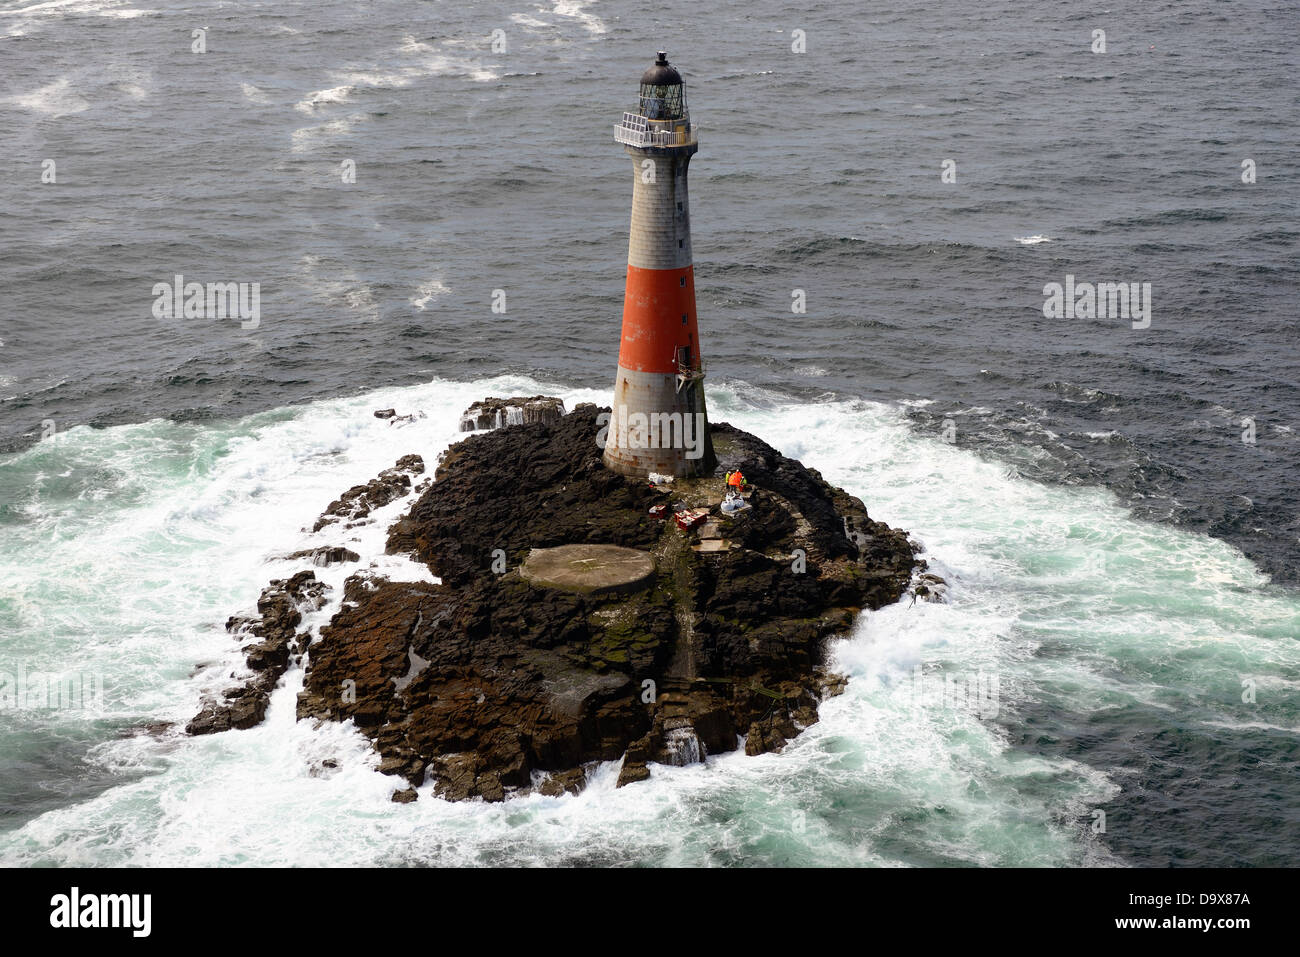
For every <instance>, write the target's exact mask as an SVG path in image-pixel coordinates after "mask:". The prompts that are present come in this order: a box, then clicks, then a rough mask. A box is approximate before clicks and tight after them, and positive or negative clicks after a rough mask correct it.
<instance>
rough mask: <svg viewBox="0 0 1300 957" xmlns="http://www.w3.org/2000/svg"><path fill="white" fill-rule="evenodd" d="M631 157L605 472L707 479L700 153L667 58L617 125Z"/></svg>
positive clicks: (709, 446)
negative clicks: (694, 243)
mask: <svg viewBox="0 0 1300 957" xmlns="http://www.w3.org/2000/svg"><path fill="white" fill-rule="evenodd" d="M614 142H616V143H619V144H621V145H622V146H623V147H624V149H625V150H626V151H627V153H628V155H629V156H630V157H631V158H632V174H633V189H632V228H631V233H630V235H629V237H628V252H627V287H626V291H625V293H624V296H623V335H622V339H621V342H620V344H619V352H618V373H617V375H616V377H615V379H614V405H613V411H612V413H611V418H610V423H609V427H608V430H607V432H606V440H605V453H604V461H605V465H606V466H607V467H608V468H610V469H613V470H614V471H615V472H619V473H621V474H623V475H629V476H635V477H644V476H647V475H649V474H650V473H651V472H658V473H660V474H663V475H671V476H695V475H707V474H708V473H710V472H712V471H713V468H714V466H715V465H716V464H717V460H716V458H715V457H714V454H713V440H712V438H711V436H710V434H709V423H708V415H707V412H706V410H705V405H704V360H703V357H702V355H701V352H700V335H699V330H698V328H697V327H696V322H695V270H694V267H693V266H692V264H691V207H690V200H689V196H688V193H687V189H686V170H687V167H688V166H689V165H690V161H691V157H692V156H693V155H695V151H696V150H697V149H698V148H699V147H698V146H697V144H696V138H695V129H694V127H692V125H691V117H690V113H689V112H688V111H687V109H686V87H685V86H684V85H683V84H682V77H681V74H680V73H678V72H677V71H676V70H675V69H674V68H673V67H672V66H671V65H669V63H668V58H667V56H666V55H665V54H664V52H663V51H662V50H661V51H660V52H659V56H658V58H657V59H656V60H655V62H654V63H653V64H652V65H651V67H650V68H649V69H648V70H646V71H645V73H644V74H642V76H641V93H640V103H639V106H638V108H637V111H636V112H635V113H624V114H623V119H622V121H621V122H619V123H617V124H616V125H615V126H614Z"/></svg>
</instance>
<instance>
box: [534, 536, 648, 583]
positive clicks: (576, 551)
mask: <svg viewBox="0 0 1300 957" xmlns="http://www.w3.org/2000/svg"><path fill="white" fill-rule="evenodd" d="M519 574H521V575H522V576H523V577H524V578H525V579H527V580H528V581H530V582H532V583H533V584H535V585H543V586H546V587H548V588H560V589H563V590H564V591H575V592H579V593H581V594H584V595H608V594H628V593H631V592H635V591H640V590H641V589H642V588H648V587H649V586H650V583H651V582H653V581H654V577H655V563H654V558H653V557H651V555H650V553H649V552H645V551H641V550H640V549H639V548H623V547H622V546H620V545H559V546H557V547H555V548H534V549H532V550H531V551H530V552H529V553H528V557H527V558H525V559H524V564H523V566H522V567H521V568H520V569H519Z"/></svg>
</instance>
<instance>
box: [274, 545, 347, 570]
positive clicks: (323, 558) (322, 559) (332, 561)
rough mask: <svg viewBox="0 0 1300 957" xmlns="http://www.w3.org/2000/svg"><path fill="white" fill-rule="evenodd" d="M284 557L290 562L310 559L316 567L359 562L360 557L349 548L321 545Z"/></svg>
mask: <svg viewBox="0 0 1300 957" xmlns="http://www.w3.org/2000/svg"><path fill="white" fill-rule="evenodd" d="M284 557H285V558H287V559H289V560H291V561H295V560H297V559H299V558H310V559H311V563H312V564H313V565H316V566H317V567H321V566H328V565H338V564H341V563H342V562H359V561H361V556H360V555H358V554H357V553H356V552H354V551H353V550H352V549H350V548H344V547H343V546H342V545H322V546H320V547H319V548H304V549H302V550H301V551H296V552H293V553H291V554H289V555H286V556H284Z"/></svg>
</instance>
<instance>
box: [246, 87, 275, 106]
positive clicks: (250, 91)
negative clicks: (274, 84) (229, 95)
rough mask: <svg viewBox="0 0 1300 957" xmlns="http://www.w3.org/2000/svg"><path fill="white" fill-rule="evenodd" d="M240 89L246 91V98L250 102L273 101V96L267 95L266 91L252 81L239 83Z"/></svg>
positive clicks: (262, 102)
mask: <svg viewBox="0 0 1300 957" xmlns="http://www.w3.org/2000/svg"><path fill="white" fill-rule="evenodd" d="M239 88H240V90H242V91H243V93H244V98H245V99H247V100H248V101H249V102H250V103H258V104H266V103H270V102H271V98H270V97H269V96H267V95H266V91H265V90H262V89H259V88H258V87H255V86H253V84H251V83H241V84H239Z"/></svg>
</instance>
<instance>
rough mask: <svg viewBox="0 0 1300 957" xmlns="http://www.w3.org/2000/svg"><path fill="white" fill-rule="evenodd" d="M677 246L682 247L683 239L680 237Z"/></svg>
mask: <svg viewBox="0 0 1300 957" xmlns="http://www.w3.org/2000/svg"><path fill="white" fill-rule="evenodd" d="M677 248H678V249H681V248H682V241H681V240H680V239H679V240H677Z"/></svg>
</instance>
